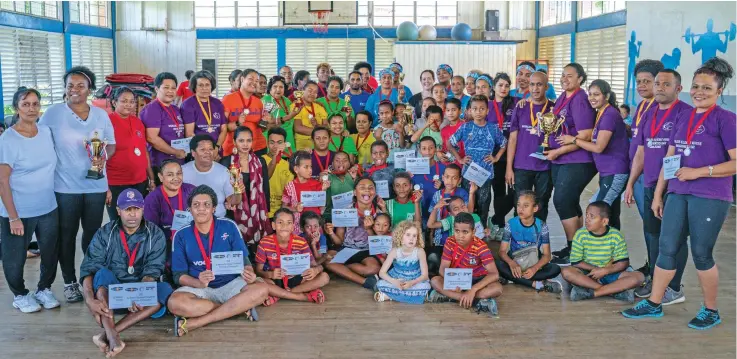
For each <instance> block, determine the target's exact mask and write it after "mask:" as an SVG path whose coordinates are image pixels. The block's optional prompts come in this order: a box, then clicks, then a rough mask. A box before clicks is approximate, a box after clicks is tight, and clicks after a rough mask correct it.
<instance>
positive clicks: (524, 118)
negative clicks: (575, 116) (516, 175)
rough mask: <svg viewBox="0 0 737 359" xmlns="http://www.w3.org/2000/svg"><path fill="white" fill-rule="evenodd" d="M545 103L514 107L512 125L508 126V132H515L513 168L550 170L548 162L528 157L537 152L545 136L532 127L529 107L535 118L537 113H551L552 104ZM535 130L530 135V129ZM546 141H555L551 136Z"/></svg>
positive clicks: (536, 127) (550, 102)
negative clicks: (515, 145)
mask: <svg viewBox="0 0 737 359" xmlns="http://www.w3.org/2000/svg"><path fill="white" fill-rule="evenodd" d="M546 101H547V105H545V104H543V105H533V104H532V102H529V103H527V104H525V107H522V108H517V107H516V106H515V109H514V113H513V114H512V123H511V125H510V126H509V131H510V132H515V131H517V147H516V150H515V153H514V168H515V169H520V170H528V171H538V172H539V171H547V170H549V169H550V161H542V160H539V159H537V158H535V157H530V154H532V153H533V152H537V149H538V147H540V145H541V144H542V143H543V141H544V140H545V135H544V134H542V133H541V132H540V129H538V126H534V127H533V126H532V119H531V118H530V106H533V107H532V116H537V113H538V112H542V111H543V107H545V112H550V111H553V105H554V103H553V102H552V101H548V100H546ZM533 128H534V129H535V132H536V134H532V133H530V131H531V130H532V129H533ZM548 141H553V142H554V141H555V139H554V138H553V136H550V139H549V140H548Z"/></svg>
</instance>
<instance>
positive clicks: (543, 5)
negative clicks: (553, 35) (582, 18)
mask: <svg viewBox="0 0 737 359" xmlns="http://www.w3.org/2000/svg"><path fill="white" fill-rule="evenodd" d="M551 4H554V5H555V6H554V7H553V6H550V7H548V6H549V5H551ZM561 5H564V6H563V7H560V6H561ZM562 9H565V12H564V11H563V10H562ZM571 10H572V1H541V2H540V14H539V19H538V20H539V22H540V27H546V26H555V25H559V24H565V23H569V22H571V21H573V11H571ZM551 12H553V13H555V16H554V18H553V22H552V23H546V22H545V20H546V18H548V17H550V16H546V14H548V13H551ZM563 13H565V14H566V16H563V18H562V19H561V18H559V17H558V15H559V14H563Z"/></svg>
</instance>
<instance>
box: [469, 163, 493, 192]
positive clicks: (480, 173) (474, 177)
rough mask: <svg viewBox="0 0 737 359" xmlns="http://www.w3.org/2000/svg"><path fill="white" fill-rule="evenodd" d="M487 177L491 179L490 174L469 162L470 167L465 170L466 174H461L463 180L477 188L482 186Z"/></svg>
mask: <svg viewBox="0 0 737 359" xmlns="http://www.w3.org/2000/svg"><path fill="white" fill-rule="evenodd" d="M489 177H491V172H489V171H487V170H485V169H484V168H483V167H481V166H479V165H478V164H476V162H471V165H470V166H468V168H466V173H465V174H463V178H465V179H467V180H469V181H471V182H473V183H475V184H477V185H478V186H479V187H481V186H483V185H484V183H486V181H487V180H488V179H489Z"/></svg>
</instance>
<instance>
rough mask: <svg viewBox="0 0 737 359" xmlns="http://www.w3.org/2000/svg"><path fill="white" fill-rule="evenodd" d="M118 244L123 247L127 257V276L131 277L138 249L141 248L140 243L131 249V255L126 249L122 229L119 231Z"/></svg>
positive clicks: (128, 249) (125, 240) (126, 240)
mask: <svg viewBox="0 0 737 359" xmlns="http://www.w3.org/2000/svg"><path fill="white" fill-rule="evenodd" d="M120 242H121V244H122V245H123V249H124V250H125V254H126V255H128V274H130V275H133V273H134V272H135V271H134V270H133V263H135V261H136V253H138V247H140V246H141V242H138V243H136V247H135V248H133V252H132V253H131V250H130V248H129V247H128V239H127V238H125V232H123V230H122V229H121V230H120Z"/></svg>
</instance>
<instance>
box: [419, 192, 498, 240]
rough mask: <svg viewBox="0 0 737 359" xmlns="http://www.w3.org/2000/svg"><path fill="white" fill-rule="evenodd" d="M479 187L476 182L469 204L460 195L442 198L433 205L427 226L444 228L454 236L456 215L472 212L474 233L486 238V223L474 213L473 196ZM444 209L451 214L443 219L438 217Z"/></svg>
mask: <svg viewBox="0 0 737 359" xmlns="http://www.w3.org/2000/svg"><path fill="white" fill-rule="evenodd" d="M477 188H478V186H476V185H475V184H474V185H473V186H471V192H470V193H469V194H468V204H466V201H464V200H463V198H461V197H459V196H453V197H450V198H443V199H441V200H440V201H439V202H438V203H437V204H436V205H435V207H433V210H432V212H430V218H429V219H428V221H427V228H430V229H442V230H443V231H445V232H447V234H448V236H452V235H453V225H454V223H455V216H457V215H458V214H460V213H470V214H471V217H473V232H474V235H475V236H476V237H479V238H484V237H485V236H486V235H485V233H484V225H483V223H481V218H480V217H479V215H478V214H476V213H473V197H474V196H475V194H476V189H477ZM444 209H445V210H446V211H448V212H449V213H450V215H449V216H446V217H445V218H443V219H438V217H439V214H440V211H442V210H444Z"/></svg>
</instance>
